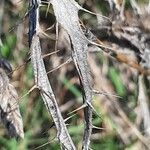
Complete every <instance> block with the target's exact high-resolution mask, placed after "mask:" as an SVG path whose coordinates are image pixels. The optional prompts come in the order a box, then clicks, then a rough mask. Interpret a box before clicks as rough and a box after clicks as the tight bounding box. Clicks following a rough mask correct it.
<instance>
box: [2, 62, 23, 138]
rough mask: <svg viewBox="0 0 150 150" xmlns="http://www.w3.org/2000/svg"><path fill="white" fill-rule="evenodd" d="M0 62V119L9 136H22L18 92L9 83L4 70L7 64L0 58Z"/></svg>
mask: <svg viewBox="0 0 150 150" xmlns="http://www.w3.org/2000/svg"><path fill="white" fill-rule="evenodd" d="M0 64H1V65H0V121H1V122H2V123H3V124H4V126H5V128H6V129H7V131H8V134H9V135H10V136H11V137H15V138H23V137H24V131H23V122H22V117H21V115H20V110H19V105H18V94H17V92H16V89H15V88H14V86H13V85H11V84H10V81H9V78H8V75H7V74H6V71H5V70H7V69H8V67H7V66H9V64H8V63H7V62H6V61H4V60H1V62H0ZM5 64H6V66H5ZM9 67H10V66H9Z"/></svg>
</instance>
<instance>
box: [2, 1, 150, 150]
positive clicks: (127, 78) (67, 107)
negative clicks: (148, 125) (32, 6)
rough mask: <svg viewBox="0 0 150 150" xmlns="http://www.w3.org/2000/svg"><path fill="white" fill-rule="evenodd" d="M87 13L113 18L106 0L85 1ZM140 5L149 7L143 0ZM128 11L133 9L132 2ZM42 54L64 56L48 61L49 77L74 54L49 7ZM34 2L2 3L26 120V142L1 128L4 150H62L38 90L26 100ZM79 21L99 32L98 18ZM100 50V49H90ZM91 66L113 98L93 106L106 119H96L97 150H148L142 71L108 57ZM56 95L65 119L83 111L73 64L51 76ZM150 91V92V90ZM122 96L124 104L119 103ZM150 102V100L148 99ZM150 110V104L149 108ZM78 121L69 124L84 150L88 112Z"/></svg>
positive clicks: (5, 40) (100, 98)
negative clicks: (30, 11)
mask: <svg viewBox="0 0 150 150" xmlns="http://www.w3.org/2000/svg"><path fill="white" fill-rule="evenodd" d="M78 2H79V3H80V5H81V6H83V7H84V8H86V9H88V10H90V11H93V12H96V13H101V14H103V15H106V16H108V17H109V16H110V10H109V3H108V2H107V1H106V0H79V1H78ZM138 3H140V4H139V5H143V4H146V5H147V4H148V1H144V0H138ZM125 7H126V8H128V10H129V12H130V9H131V6H130V3H129V0H127V1H126V4H125ZM40 9H41V10H40V21H41V29H42V30H43V31H44V32H45V34H42V35H41V43H42V53H43V55H44V54H48V53H51V52H53V51H55V50H56V49H57V50H60V51H59V52H58V53H56V54H53V55H51V56H48V57H45V58H44V61H45V66H46V69H47V71H50V70H52V69H53V68H55V67H56V66H59V65H60V64H62V63H63V62H65V61H66V60H67V59H68V58H69V56H70V52H71V47H70V45H69V42H68V40H67V39H68V37H67V35H66V32H65V31H64V30H63V29H62V28H59V37H58V39H57V43H56V42H55V41H56V40H55V38H56V34H55V30H56V29H55V27H56V26H55V23H56V20H55V16H54V14H53V9H52V7H51V6H50V8H49V9H48V5H47V3H46V1H42V6H41V8H40ZM27 12H28V1H22V0H1V1H0V40H1V41H0V56H1V57H4V58H6V59H7V60H9V61H10V63H11V64H12V67H13V76H12V79H11V81H12V84H13V85H14V86H15V87H16V89H17V92H18V94H19V97H20V100H19V104H20V109H21V114H22V117H23V123H24V131H25V138H24V139H23V140H20V141H16V140H15V139H12V138H10V137H9V136H8V135H7V133H6V131H5V129H4V127H3V126H2V125H1V126H0V149H1V150H5V149H6V150H17V149H18V150H28V149H43V150H46V149H47V150H48V149H52V150H53V149H54V150H57V149H60V147H59V143H58V141H57V140H56V138H55V137H56V129H55V127H51V125H52V124H53V123H52V120H51V119H50V116H49V115H48V113H47V111H46V108H45V106H44V104H43V101H42V99H41V97H40V95H39V91H38V90H36V89H35V90H33V91H32V92H31V93H29V94H28V95H26V96H24V95H25V94H26V93H27V92H28V91H29V90H30V88H31V87H32V86H33V85H34V78H33V71H32V66H31V63H30V61H28V60H29V58H30V50H29V47H28V17H27ZM79 17H80V19H81V20H82V22H83V23H84V24H85V26H86V27H88V28H90V29H95V32H96V31H97V32H98V30H96V29H97V27H98V25H99V24H98V23H99V21H98V20H97V18H96V16H94V15H91V14H88V13H84V12H79ZM90 49H95V47H90ZM89 62H90V63H89V65H90V69H91V75H92V77H93V82H94V83H93V85H94V88H95V89H97V90H99V91H102V93H107V94H106V95H104V94H101V95H95V96H94V97H93V106H94V107H95V109H96V111H97V113H98V114H100V118H99V117H98V116H97V115H93V124H94V126H96V127H98V128H94V129H93V132H92V137H91V149H93V150H100V149H102V150H142V149H144V148H145V147H144V146H143V145H145V143H146V140H147V139H149V137H147V136H145V133H144V127H143V122H142V117H143V116H142V115H141V108H140V107H141V106H140V105H139V102H138V93H139V92H138V88H139V87H138V85H139V84H138V71H137V70H136V69H133V68H131V67H129V66H128V65H127V64H123V63H121V62H118V61H116V60H115V59H112V58H110V57H108V55H107V54H105V53H103V52H101V51H100V52H96V53H89ZM48 76H49V80H50V83H51V85H52V88H53V91H54V93H55V95H56V97H57V100H58V103H59V106H60V109H61V111H62V114H63V117H64V118H67V117H69V116H70V114H69V113H70V112H71V111H73V110H74V109H77V108H78V107H80V105H82V96H81V87H80V83H79V79H78V75H77V71H76V70H75V67H74V65H73V63H69V64H67V65H65V66H63V67H61V68H60V69H58V70H55V71H53V72H52V73H49V74H48ZM147 90H149V91H150V89H147ZM148 94H149V93H148ZM113 95H118V96H120V97H121V98H118V97H115V96H113ZM147 99H148V100H149V97H148V96H147ZM148 105H149V104H148ZM74 114H75V116H74V117H72V118H71V119H69V120H68V121H67V122H66V123H67V124H68V129H69V132H70V134H71V137H72V138H73V141H74V142H75V144H76V146H77V148H78V149H81V144H82V143H81V141H82V131H83V127H84V126H83V120H84V118H83V117H84V116H83V111H82V110H80V111H77V112H76V113H74ZM145 149H147V148H145Z"/></svg>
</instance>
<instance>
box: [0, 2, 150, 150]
mask: <svg viewBox="0 0 150 150" xmlns="http://www.w3.org/2000/svg"><path fill="white" fill-rule="evenodd" d="M10 2H11V4H12V5H13V7H15V8H18V10H19V9H20V10H21V8H23V7H22V6H23V4H24V2H21V3H20V4H18V3H17V4H16V3H15V2H14V1H10ZM2 4H4V1H3V3H2ZM142 4H144V2H142ZM27 7H28V6H27ZM149 8H150V2H149V3H148V5H143V6H142V5H141V4H139V3H138V2H137V1H135V0H131V1H128V0H107V1H103V0H99V1H97V0H95V1H92V0H88V1H84V0H83V1H80V0H79V1H78V2H76V1H75V0H47V1H46V0H44V1H40V0H30V1H29V8H28V12H27V14H28V15H27V16H28V17H26V15H25V17H24V19H23V20H24V23H22V24H21V25H19V26H18V27H17V39H18V42H17V46H16V48H15V50H14V52H13V57H15V58H18V56H19V51H20V49H23V47H24V46H25V47H27V46H28V42H29V49H30V50H29V51H30V58H31V64H32V68H33V74H34V82H33V77H32V75H29V74H30V73H29V71H28V70H29V69H28V68H30V70H31V67H29V64H27V63H29V60H30V58H28V56H26V58H27V62H25V61H24V60H23V59H22V58H18V60H17V61H18V65H17V66H21V67H17V68H16V70H14V71H13V72H14V80H19V82H20V83H19V84H18V83H16V84H15V86H16V87H17V89H18V90H19V92H20V93H21V92H23V93H24V91H26V90H27V92H25V93H26V94H25V95H24V96H22V97H21V99H24V98H25V97H27V98H26V99H25V100H26V102H25V100H23V103H27V104H25V108H26V109H25V110H26V112H27V114H26V115H25V122H26V123H25V128H26V131H27V132H28V131H29V130H30V128H31V130H32V133H33V135H31V136H29V138H30V139H34V138H35V139H37V138H39V137H40V138H41V137H45V136H43V134H42V133H43V130H46V138H45V139H48V137H52V134H54V133H55V132H54V129H55V130H56V132H57V135H56V137H57V140H58V142H59V144H57V143H56V144H54V145H55V146H54V147H55V149H57V148H56V147H58V145H60V147H61V148H62V149H69V150H70V149H84V150H87V149H90V148H91V147H92V148H93V149H130V148H131V149H132V148H133V149H143V150H148V149H149V145H150V142H149V139H150V107H149V106H150V104H149V99H150V92H149V91H150V90H149V89H150V86H149V85H150V79H149V76H150V65H149V64H150V63H149V62H150V50H149V48H150V43H149V40H150V36H149V34H150V29H149V27H148V24H149V22H150V21H149V20H150V19H149V13H150V12H149ZM1 9H2V8H1ZM103 14H105V16H103ZM2 16H3V15H2ZM28 23H29V24H28ZM3 30H4V29H2V31H3ZM27 30H29V33H28V41H27V40H26V41H25V40H24V39H26V38H27V37H25V38H24V35H26V32H27ZM24 55H25V54H24ZM23 57H24V56H23ZM26 58H24V59H26ZM11 59H12V58H11ZM21 63H22V64H23V65H20V64H21ZM26 71H27V73H25V72H26ZM4 73H5V76H6V77H7V74H6V73H7V72H5V71H4ZM24 74H28V76H27V75H26V76H25V75H24ZM20 77H21V78H20ZM7 79H8V77H7ZM31 81H32V82H31ZM8 85H9V79H8ZM31 86H32V88H31V89H30V90H29V87H31ZM36 89H37V90H36ZM31 92H32V93H31ZM2 93H3V92H2ZM39 93H40V95H41V97H42V99H43V102H44V104H45V106H46V108H47V111H48V113H49V114H51V117H52V121H53V122H52V125H49V124H48V123H47V122H49V120H50V117H49V116H48V115H46V113H45V112H46V110H45V108H44V107H42V104H40V105H39V104H38V102H39V101H41V99H39ZM17 99H18V98H17ZM17 99H16V100H17ZM35 100H36V101H35ZM16 102H17V101H16ZM26 105H27V106H28V107H27V106H26ZM35 106H37V107H38V108H39V109H38V111H37V109H36V108H35ZM17 110H18V111H19V109H18V105H17ZM23 111H24V110H23ZM34 111H35V114H36V115H33V116H34V117H35V116H36V117H35V118H36V119H34V117H33V120H34V121H33V122H34V123H33V124H32V125H31V126H34V128H32V127H31V126H29V124H30V123H31V122H32V121H31V120H32V119H31V118H32V117H30V116H32V114H34ZM41 111H42V113H41ZM43 112H44V113H43ZM68 113H69V115H71V114H72V113H74V114H76V117H75V116H74V114H73V116H69V117H68V115H67V114H68ZM43 114H44V115H46V117H47V118H46V119H45V120H44V115H43ZM41 115H42V117H41ZM37 116H38V117H37ZM39 116H40V117H39ZM28 118H30V119H28ZM39 118H40V119H41V122H42V123H39V125H38V123H35V120H38V119H39ZM3 122H4V121H3ZM37 122H38V121H37ZM39 122H40V121H39ZM45 122H46V124H45ZM66 122H69V123H70V125H69V126H68V127H66V125H67V123H66ZM82 122H83V124H84V125H82ZM28 126H29V127H28ZM39 126H40V127H39ZM49 126H50V129H49V132H50V133H48V132H47V128H49ZM36 127H37V128H36ZM50 142H51V141H49V140H48V142H47V143H44V145H42V144H41V143H38V144H37V143H36V142H35V143H30V144H29V145H28V148H36V146H39V147H37V148H41V147H43V146H45V147H46V145H47V144H49V143H50ZM54 147H53V143H50V144H49V145H48V146H47V148H48V149H49V148H52V149H54ZM58 149H59V148H58Z"/></svg>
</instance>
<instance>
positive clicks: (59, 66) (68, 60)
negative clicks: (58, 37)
mask: <svg viewBox="0 0 150 150" xmlns="http://www.w3.org/2000/svg"><path fill="white" fill-rule="evenodd" d="M71 61H72V58H69V59H67V60H66V62H64V63H63V64H61V65H58V66H57V67H56V68H54V69H52V70H50V71H48V72H47V74H49V73H51V72H53V71H55V70H57V69H59V68H61V67H62V66H64V65H66V64H68V63H70V62H71Z"/></svg>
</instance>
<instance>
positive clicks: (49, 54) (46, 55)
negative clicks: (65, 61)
mask: <svg viewBox="0 0 150 150" xmlns="http://www.w3.org/2000/svg"><path fill="white" fill-rule="evenodd" d="M59 51H60V50H57V51H54V52H51V53H48V54H45V55H43V56H42V57H43V58H45V57H48V56H51V55H53V54H56V53H58V52H59Z"/></svg>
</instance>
